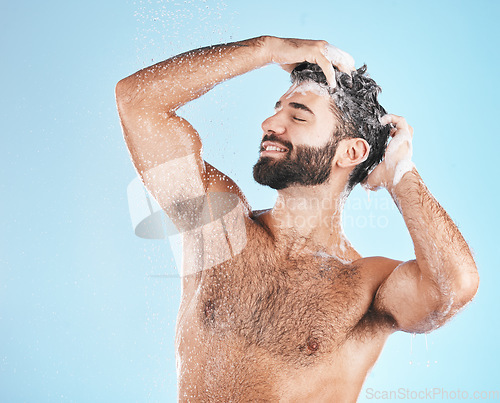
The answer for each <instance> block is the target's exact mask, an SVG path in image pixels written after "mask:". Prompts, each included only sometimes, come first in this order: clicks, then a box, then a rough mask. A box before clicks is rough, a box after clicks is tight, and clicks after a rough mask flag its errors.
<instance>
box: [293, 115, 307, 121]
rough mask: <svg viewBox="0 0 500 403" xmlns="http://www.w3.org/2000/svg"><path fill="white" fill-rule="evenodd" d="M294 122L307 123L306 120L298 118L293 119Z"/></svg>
mask: <svg viewBox="0 0 500 403" xmlns="http://www.w3.org/2000/svg"><path fill="white" fill-rule="evenodd" d="M293 120H297V121H298V122H305V121H306V120H305V119H300V118H298V117H296V116H294V117H293Z"/></svg>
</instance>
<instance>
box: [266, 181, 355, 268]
mask: <svg viewBox="0 0 500 403" xmlns="http://www.w3.org/2000/svg"><path fill="white" fill-rule="evenodd" d="M346 197H347V194H346V192H345V190H344V187H343V186H335V184H332V183H329V182H327V183H325V184H322V185H318V186H308V187H305V186H292V187H289V188H286V189H282V190H279V191H278V198H277V200H276V204H275V205H274V207H273V209H272V210H271V212H270V214H269V215H268V219H267V220H266V221H267V224H268V226H269V227H270V229H271V231H272V232H273V235H274V236H275V238H276V239H277V240H279V239H283V240H284V241H285V242H287V243H289V242H290V240H296V241H297V242H299V243H301V244H303V245H304V240H307V242H306V243H307V246H312V248H313V249H315V250H316V251H320V250H321V251H323V252H326V253H329V254H332V255H335V256H337V257H339V258H343V259H345V260H353V254H354V255H355V256H354V258H356V257H359V255H357V253H356V252H355V251H354V249H353V248H352V246H351V245H350V243H349V241H348V240H347V239H346V237H345V236H344V232H343V230H342V209H343V207H344V201H345V199H346ZM292 242H293V241H292ZM304 246H305V245H304Z"/></svg>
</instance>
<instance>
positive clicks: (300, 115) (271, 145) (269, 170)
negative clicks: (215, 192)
mask: <svg viewBox="0 0 500 403" xmlns="http://www.w3.org/2000/svg"><path fill="white" fill-rule="evenodd" d="M262 129H263V132H264V133H263V137H262V142H261V149H260V158H259V160H258V161H257V163H256V164H255V166H254V168H253V173H254V179H255V180H256V181H257V182H258V183H260V184H262V185H266V186H270V187H271V188H273V189H284V188H286V187H288V186H290V185H302V186H314V185H319V184H321V183H324V182H325V181H326V180H327V179H328V178H329V176H330V172H331V167H332V160H333V157H334V155H335V149H336V142H335V141H334V139H333V133H334V131H335V130H336V120H335V118H334V115H333V114H332V112H331V110H330V98H329V95H328V93H327V92H326V90H325V89H324V88H321V87H320V86H319V85H317V84H314V83H309V82H307V83H303V84H300V85H298V86H297V85H293V86H292V87H291V88H290V89H289V90H288V91H287V92H286V94H284V95H283V96H282V97H281V98H280V100H279V101H278V102H277V103H276V107H275V114H274V115H273V116H271V117H269V118H268V119H266V120H265V121H264V122H263V123H262Z"/></svg>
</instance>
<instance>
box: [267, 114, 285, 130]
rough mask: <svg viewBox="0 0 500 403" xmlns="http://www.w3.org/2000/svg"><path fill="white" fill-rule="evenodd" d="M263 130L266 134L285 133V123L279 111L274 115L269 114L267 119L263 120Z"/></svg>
mask: <svg viewBox="0 0 500 403" xmlns="http://www.w3.org/2000/svg"><path fill="white" fill-rule="evenodd" d="M261 126H262V130H263V131H264V134H270V133H274V134H283V133H285V125H284V122H283V119H282V117H281V116H280V114H279V112H278V113H276V114H274V115H273V116H269V117H268V118H267V119H266V120H264V121H263V122H262V125H261Z"/></svg>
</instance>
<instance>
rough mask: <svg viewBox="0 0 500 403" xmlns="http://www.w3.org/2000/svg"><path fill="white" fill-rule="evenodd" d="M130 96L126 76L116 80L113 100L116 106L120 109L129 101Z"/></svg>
mask: <svg viewBox="0 0 500 403" xmlns="http://www.w3.org/2000/svg"><path fill="white" fill-rule="evenodd" d="M131 98H132V97H131V93H130V83H129V82H128V80H127V78H124V79H122V80H120V81H118V83H117V84H116V87H115V100H116V105H118V108H119V109H121V107H122V106H123V105H127V104H128V103H130V101H131Z"/></svg>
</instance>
